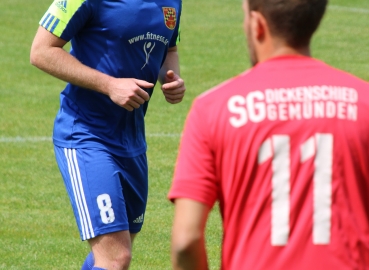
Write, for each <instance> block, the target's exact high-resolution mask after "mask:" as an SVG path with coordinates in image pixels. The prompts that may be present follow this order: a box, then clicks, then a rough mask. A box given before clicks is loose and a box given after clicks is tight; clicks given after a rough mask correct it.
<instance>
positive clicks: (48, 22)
mask: <svg viewBox="0 0 369 270" xmlns="http://www.w3.org/2000/svg"><path fill="white" fill-rule="evenodd" d="M54 19H55V16H52V15H51V16H50V17H49V19H48V20H47V22H46V23H45V25H43V26H44V27H45V28H46V29H48V28H49V26H50V24H51V23H52V21H53V20H54Z"/></svg>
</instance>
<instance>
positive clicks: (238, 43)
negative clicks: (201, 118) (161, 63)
mask: <svg viewBox="0 0 369 270" xmlns="http://www.w3.org/2000/svg"><path fill="white" fill-rule="evenodd" d="M50 2H51V1H50V0H36V1H32V3H31V2H30V1H25V0H23V1H21V0H1V8H0V21H1V23H0V32H1V37H0V82H1V84H0V181H1V182H0V183H1V185H0V269H7V270H8V269H22V270H26V269H79V268H80V266H81V264H82V262H83V260H84V257H85V255H86V254H87V253H88V247H87V245H86V244H85V243H82V242H81V241H80V239H79V234H78V231H77V228H76V225H75V221H74V218H73V214H72V211H71V207H70V205H69V201H68V198H67V195H66V192H65V190H64V186H63V184H62V180H61V177H60V174H59V172H58V169H57V166H56V162H55V158H54V154H53V150H52V149H53V147H52V143H51V141H49V140H47V138H49V137H50V136H51V132H52V125H53V119H54V116H55V113H56V111H57V109H58V100H59V97H58V96H59V92H60V90H61V89H62V87H63V85H64V83H63V82H61V81H58V80H56V79H54V78H52V77H51V76H48V75H46V74H44V73H42V72H41V71H38V70H37V69H36V68H34V67H32V66H31V65H30V64H29V49H30V45H31V43H32V39H33V36H34V34H35V32H36V29H37V24H38V21H39V19H40V18H41V17H42V15H43V13H44V11H45V10H46V8H47V7H48V6H49V4H50ZM330 5H331V7H330V8H329V9H328V12H327V14H326V16H325V17H324V20H323V23H322V25H321V27H320V28H319V30H318V33H317V35H316V36H315V37H314V39H313V43H312V52H313V56H314V57H317V58H320V59H322V60H324V61H326V62H327V63H329V64H332V65H334V66H336V67H338V68H341V69H343V70H346V71H348V72H351V73H354V74H356V75H357V76H359V77H361V78H363V79H365V80H369V72H368V71H369V52H368V47H369V25H368V23H367V22H368V19H367V18H368V16H369V2H368V1H367V0H332V1H330ZM242 23H243V18H242V10H241V1H240V0H222V1H212V0H207V1H199V0H183V17H182V25H181V28H182V36H181V44H180V46H179V50H180V55H181V70H182V77H183V78H184V79H185V81H186V86H187V94H186V97H185V99H184V101H183V102H182V103H181V104H179V105H170V104H168V103H166V101H165V100H164V98H163V95H162V94H161V93H160V89H159V88H157V89H156V91H155V93H154V95H153V98H152V100H151V103H150V106H149V110H148V115H147V119H146V121H147V133H148V147H149V149H148V159H149V166H150V190H149V201H148V206H147V213H146V220H145V225H144V227H143V230H142V232H141V233H140V235H139V236H138V237H137V239H136V240H135V245H134V254H133V261H132V267H131V269H145V270H146V269H158V270H159V269H160V270H162V269H170V256H169V246H170V230H171V223H172V214H173V207H172V205H171V204H170V203H169V202H168V201H167V199H166V195H167V192H168V189H169V187H170V183H171V177H172V173H173V166H174V163H175V158H176V155H177V148H178V143H179V140H180V136H179V134H180V133H181V130H182V127H183V122H184V120H185V117H186V114H187V112H188V110H189V108H190V106H191V102H192V100H193V98H194V97H195V96H197V95H198V94H200V93H201V92H203V91H205V90H207V89H209V88H211V87H213V86H215V85H216V84H218V83H220V82H221V81H223V80H225V79H227V78H229V77H232V76H235V75H237V74H238V73H240V72H242V71H243V70H245V69H247V68H249V67H250V65H249V60H248V55H247V52H246V42H245V38H244V35H243V28H242ZM16 137H21V138H25V139H28V140H30V139H32V138H36V139H37V138H38V139H37V140H35V141H32V140H30V141H25V142H24V141H22V140H21V139H18V140H15V138H16ZM43 137H46V140H44V141H42V140H40V138H43ZM207 236H208V238H207V247H208V252H209V261H210V266H211V269H217V268H219V254H220V241H221V224H220V219H219V214H218V211H217V209H216V208H215V210H214V211H213V212H212V214H211V217H210V220H209V222H208V230H207Z"/></svg>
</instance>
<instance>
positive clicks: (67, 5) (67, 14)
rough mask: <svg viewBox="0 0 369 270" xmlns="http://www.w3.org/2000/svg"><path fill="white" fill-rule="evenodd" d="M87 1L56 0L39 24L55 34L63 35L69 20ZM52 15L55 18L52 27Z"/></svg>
mask: <svg viewBox="0 0 369 270" xmlns="http://www.w3.org/2000/svg"><path fill="white" fill-rule="evenodd" d="M85 1H86V0H73V1H72V0H69V1H60V0H54V2H53V3H52V4H51V6H50V7H49V9H48V11H47V13H46V14H45V15H44V16H43V17H42V18H41V20H40V22H39V24H40V25H41V26H42V27H44V28H46V29H47V30H48V31H50V32H52V33H53V34H54V35H56V36H58V37H61V35H62V33H63V31H64V30H65V28H66V27H67V24H68V22H69V21H70V19H71V18H72V17H73V15H74V14H75V13H76V12H77V10H78V9H79V8H80V7H81V6H82V4H83V3H84V2H85ZM50 16H51V17H52V18H53V20H54V23H53V24H52V26H51V28H50V25H51V23H52V22H53V20H51V21H50V18H49V17H50Z"/></svg>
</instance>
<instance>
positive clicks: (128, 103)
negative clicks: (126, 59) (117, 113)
mask: <svg viewBox="0 0 369 270" xmlns="http://www.w3.org/2000/svg"><path fill="white" fill-rule="evenodd" d="M141 87H144V88H152V87H154V84H153V83H149V82H147V81H143V80H138V79H133V78H129V79H126V78H125V79H114V84H113V87H111V88H110V90H109V94H108V95H109V97H110V99H111V100H112V101H113V102H114V103H115V104H117V105H119V106H121V107H123V108H125V109H126V110H128V111H133V110H134V109H138V108H139V107H140V106H141V105H142V104H144V103H145V102H146V101H149V99H150V96H149V94H148V93H147V92H146V91H145V90H143V89H142V88H141Z"/></svg>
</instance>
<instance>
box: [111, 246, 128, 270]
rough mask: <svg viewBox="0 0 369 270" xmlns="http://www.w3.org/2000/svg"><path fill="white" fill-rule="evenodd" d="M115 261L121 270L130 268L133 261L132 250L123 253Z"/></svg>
mask: <svg viewBox="0 0 369 270" xmlns="http://www.w3.org/2000/svg"><path fill="white" fill-rule="evenodd" d="M115 260H116V262H117V264H118V265H119V266H120V269H128V266H129V264H130V263H131V260H132V252H131V251H130V250H125V251H124V252H121V253H120V254H119V256H117V257H116V258H115Z"/></svg>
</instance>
